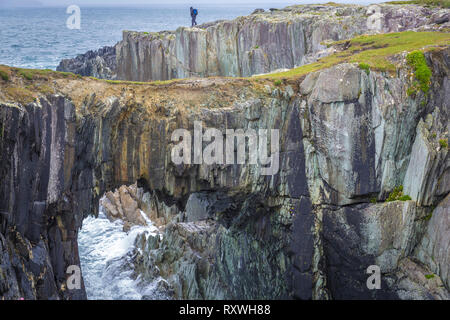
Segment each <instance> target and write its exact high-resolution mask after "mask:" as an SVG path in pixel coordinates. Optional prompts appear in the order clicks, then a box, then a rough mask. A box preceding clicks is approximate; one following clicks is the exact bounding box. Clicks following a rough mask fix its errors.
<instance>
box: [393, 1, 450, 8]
mask: <svg viewBox="0 0 450 320" xmlns="http://www.w3.org/2000/svg"><path fill="white" fill-rule="evenodd" d="M386 3H388V4H419V5H421V6H430V7H442V8H450V0H408V1H389V2H386Z"/></svg>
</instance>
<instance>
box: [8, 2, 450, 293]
mask: <svg viewBox="0 0 450 320" xmlns="http://www.w3.org/2000/svg"><path fill="white" fill-rule="evenodd" d="M352 10H353V9H352ZM355 10H356V9H355ZM261 17H263V16H261ZM258 19H259V18H258ZM229 27H232V25H229ZM194 31H195V32H204V31H196V30H194ZM194 31H192V32H194ZM180 32H181V31H180ZM161 41H163V40H161ZM399 41H400V40H399ZM220 43H222V42H220ZM349 50H351V48H350V49H349ZM375 50H377V49H375ZM279 51H280V52H283V50H279ZM449 54H450V50H449V48H448V42H447V46H441V47H439V46H436V47H434V48H433V50H429V51H426V53H425V57H426V65H427V66H429V68H430V70H431V71H432V74H430V76H431V78H430V79H429V80H428V81H427V82H426V84H427V86H428V87H427V90H426V93H425V92H424V91H421V90H416V91H414V92H412V91H411V90H410V89H411V88H412V87H415V86H417V80H416V79H415V76H414V69H413V67H412V66H411V65H410V64H409V63H408V62H407V59H405V57H406V53H405V52H403V53H399V54H397V55H395V56H394V57H388V59H389V61H391V62H395V65H396V69H395V70H396V71H395V72H394V73H392V72H391V73H390V72H386V71H383V72H381V71H377V70H367V69H366V68H364V67H363V66H361V65H358V64H357V63H347V62H345V63H336V64H335V65H332V66H329V67H323V68H321V69H320V70H317V71H315V72H311V73H307V74H306V75H301V76H299V77H286V78H285V79H283V78H282V80H277V81H273V80H270V79H263V78H258V79H255V78H253V79H223V78H210V79H201V80H179V81H172V82H168V83H162V84H144V83H141V84H139V83H136V84H133V83H121V82H107V81H100V80H94V79H89V78H84V79H80V78H78V77H76V76H72V75H67V74H58V73H50V72H48V71H45V72H35V73H33V74H32V80H29V79H28V78H29V77H23V76H21V72H20V70H17V69H10V68H4V71H3V73H4V74H6V75H7V77H3V79H4V80H0V101H1V104H0V138H1V139H0V159H1V162H0V170H1V171H0V172H1V176H2V179H1V181H0V197H1V198H0V212H1V215H0V226H1V230H0V231H1V232H0V257H1V260H0V297H1V298H5V299H15V298H16V299H17V298H19V297H25V298H26V299H34V298H37V299H45V298H54V299H58V298H62V299H82V298H85V293H84V290H83V288H81V289H80V290H67V288H66V282H65V281H66V279H67V277H68V274H66V271H67V268H68V266H70V265H78V264H79V257H78V250H77V241H76V239H77V233H78V230H79V228H80V227H81V225H82V220H83V218H84V217H85V216H87V215H88V214H95V213H96V212H97V211H98V204H99V199H100V197H101V196H103V195H104V194H105V193H107V192H108V191H114V190H115V189H116V188H119V187H121V186H123V185H133V184H135V183H136V184H137V185H136V186H135V187H132V188H131V189H127V188H124V187H122V188H121V189H119V190H118V191H117V192H118V194H117V193H116V194H114V193H111V194H109V195H108V194H107V198H108V200H105V199H103V201H104V205H105V206H106V203H105V201H108V202H109V204H108V206H109V208H108V211H110V212H112V213H114V214H113V215H115V216H116V217H117V216H120V217H122V218H124V217H126V219H127V220H128V221H129V223H131V224H133V223H142V221H139V219H137V218H136V217H137V216H136V210H137V208H138V207H139V208H140V209H142V210H143V211H145V212H146V213H147V216H148V217H149V218H150V219H152V220H153V221H154V222H155V224H156V225H157V226H158V227H159V228H160V234H161V235H162V237H159V236H158V237H152V236H142V237H141V238H139V239H138V241H137V243H136V246H137V248H138V249H139V250H136V255H135V265H136V272H137V273H139V274H140V275H141V276H142V277H144V278H146V279H155V278H158V277H162V278H163V279H165V280H164V283H162V284H161V288H163V289H164V290H166V291H167V294H168V295H170V296H172V297H174V298H192V299H216V298H226V299H233V298H244V299H269V298H272V299H276V298H297V299H346V298H351V299H362V298H364V299H380V298H383V299H449V298H450V296H449V291H448V290H449V274H448V262H449V250H448V248H449V238H448V234H449V232H448V230H449V219H448V217H449V215H448V212H449V209H448V208H449V196H448V194H449V189H450V184H449V182H448V181H449V174H450V161H449V155H448V154H449V152H448V112H449V101H450V98H449V92H450V82H449V67H450V55H449ZM195 121H201V122H202V124H203V127H204V128H216V129H218V130H220V132H222V134H224V133H225V131H226V129H244V130H246V129H249V128H254V129H263V128H267V129H278V130H279V132H280V151H279V155H280V170H279V171H278V172H277V173H276V174H273V175H269V176H266V175H262V174H261V173H262V169H263V167H262V166H261V165H260V164H257V165H252V164H248V163H246V164H241V165H238V164H229V165H218V164H209V165H208V164H205V163H203V164H192V165H187V164H182V165H175V164H174V163H173V162H172V161H171V150H172V147H173V146H174V143H173V142H172V141H171V135H172V133H173V131H174V130H175V129H178V128H185V129H188V130H190V131H193V129H194V122H195ZM122 199H123V200H122ZM386 200H388V201H386ZM124 204H125V207H123V206H124ZM372 265H376V266H378V267H379V268H380V270H381V280H382V283H381V289H379V290H369V289H368V287H367V285H366V280H367V278H368V276H369V275H368V274H367V273H366V270H367V268H368V267H369V266H372Z"/></svg>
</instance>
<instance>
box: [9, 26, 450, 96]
mask: <svg viewBox="0 0 450 320" xmlns="http://www.w3.org/2000/svg"><path fill="white" fill-rule="evenodd" d="M332 45H335V46H341V47H344V48H346V49H345V50H343V51H340V52H337V53H335V54H333V55H330V56H328V57H324V58H322V59H320V60H319V61H317V62H315V63H312V64H308V65H304V66H301V67H298V68H294V69H291V70H289V71H286V72H280V73H273V74H267V75H260V76H254V77H250V78H245V79H247V80H250V81H255V82H260V81H261V80H264V79H268V80H270V81H276V82H279V83H281V81H280V80H281V79H292V80H295V79H297V78H299V77H302V76H304V75H305V74H307V73H310V72H314V71H318V70H321V69H324V68H328V67H331V66H333V65H336V64H339V63H344V62H350V63H359V64H360V66H361V67H364V69H367V70H369V69H370V70H378V71H386V72H392V73H394V72H395V71H396V68H397V67H396V66H395V65H394V64H393V63H392V61H390V59H389V57H391V56H393V55H395V54H398V53H401V52H412V51H415V50H420V51H425V50H433V49H435V48H436V47H439V46H449V45H450V33H442V32H413V31H407V32H400V33H389V34H378V35H365V36H359V37H356V38H354V39H352V40H344V41H339V42H335V43H334V44H332ZM0 72H1V74H0V75H2V76H1V77H0V90H1V91H3V92H4V93H6V96H9V97H14V98H15V99H16V100H15V101H18V102H24V103H25V102H31V101H33V100H34V99H35V98H36V97H37V95H38V94H39V93H40V94H44V95H45V94H49V93H53V92H54V91H55V88H54V86H53V85H52V81H51V80H54V79H67V80H76V79H80V78H82V77H81V76H79V75H75V74H72V73H67V72H56V71H52V70H32V69H19V68H11V67H7V66H0ZM5 75H6V76H5ZM3 78H7V79H8V80H5V79H3ZM90 79H93V80H94V81H103V82H106V83H108V84H111V85H151V86H161V85H169V84H171V83H174V82H179V81H184V80H183V79H173V80H168V81H154V82H132V81H110V80H98V79H95V78H92V77H90Z"/></svg>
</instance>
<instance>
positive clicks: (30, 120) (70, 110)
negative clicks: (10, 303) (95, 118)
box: [0, 96, 92, 299]
mask: <svg viewBox="0 0 450 320" xmlns="http://www.w3.org/2000/svg"><path fill="white" fill-rule="evenodd" d="M0 119H1V128H2V139H1V142H0V145H1V156H0V157H1V175H2V179H1V184H0V190H1V191H0V194H1V199H0V211H1V213H2V214H1V220H0V221H1V223H0V224H1V225H2V230H1V232H2V233H3V235H2V236H1V242H2V249H3V250H4V251H3V255H6V257H8V256H9V259H8V260H9V262H8V260H3V259H2V265H3V263H6V265H5V266H2V270H1V271H2V272H0V273H3V272H6V274H7V275H8V276H7V277H6V280H7V282H6V283H4V282H2V281H1V280H0V282H2V284H1V285H0V287H2V292H1V296H5V297H8V298H13V299H14V298H15V299H18V298H20V297H23V298H25V299H33V298H41V299H58V298H85V297H86V296H85V293H84V289H80V290H72V291H67V290H66V288H65V286H66V283H65V282H66V277H67V275H66V269H67V267H68V266H69V265H79V258H78V249H77V230H78V229H79V228H80V227H81V221H82V219H83V216H82V215H81V214H77V213H78V212H84V213H86V214H87V213H88V212H89V209H90V205H91V199H90V198H91V190H90V188H91V183H92V174H91V173H90V172H89V168H86V167H85V163H84V159H85V158H86V156H87V154H86V151H87V150H86V147H87V146H86V145H85V144H84V142H83V141H79V140H78V138H79V136H78V135H77V133H76V118H75V108H74V106H73V104H71V103H70V102H69V101H68V100H67V99H65V98H63V97H61V96H55V97H51V98H50V99H48V100H47V99H42V100H41V101H40V102H39V103H34V104H30V105H28V106H25V107H18V106H12V105H4V104H2V105H1V112H0ZM75 160H77V161H75ZM5 259H6V258H5ZM3 268H6V269H3ZM8 282H9V283H8Z"/></svg>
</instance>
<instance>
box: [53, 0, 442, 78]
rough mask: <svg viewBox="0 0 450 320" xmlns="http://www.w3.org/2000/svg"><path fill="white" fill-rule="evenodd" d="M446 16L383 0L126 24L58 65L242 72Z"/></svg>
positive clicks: (83, 70) (102, 73) (186, 74)
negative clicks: (113, 39) (159, 26)
mask: <svg viewBox="0 0 450 320" xmlns="http://www.w3.org/2000/svg"><path fill="white" fill-rule="evenodd" d="M448 15H449V10H448V9H441V10H439V9H437V8H425V7H420V6H398V5H386V4H382V5H372V6H368V7H365V6H356V5H350V6H343V5H338V6H334V5H301V6H291V7H287V8H285V9H282V10H276V11H272V12H264V11H263V12H261V11H257V12H255V13H254V14H252V15H250V16H247V17H239V18H237V19H235V20H232V21H219V22H215V23H209V24H205V25H201V26H199V27H195V28H187V27H180V28H178V29H177V30H176V31H174V32H167V31H164V32H159V33H148V32H131V31H124V32H123V39H122V41H120V42H119V43H118V44H117V45H116V46H115V47H114V49H113V48H105V49H102V50H100V51H98V52H97V53H95V52H88V53H87V54H85V55H82V56H78V57H77V58H75V59H73V60H64V61H62V62H61V64H60V66H59V67H58V70H59V71H70V72H74V73H78V74H82V75H91V76H94V77H98V78H106V79H113V78H116V77H117V79H122V80H132V81H151V80H168V79H173V78H190V77H208V76H232V77H236V76H242V77H246V76H251V75H255V74H262V73H268V72H271V71H274V70H278V69H284V68H289V69H290V68H294V67H296V66H301V65H304V64H307V63H311V62H313V61H316V60H317V59H318V58H321V57H323V56H326V55H328V54H330V53H332V52H333V49H332V48H328V47H327V45H326V43H327V42H329V41H337V40H343V39H350V38H353V37H355V36H357V35H361V34H367V33H387V32H400V31H405V30H416V29H424V30H436V29H442V30H444V29H445V28H448V27H449V26H450V24H449V21H448ZM114 51H115V52H114ZM113 56H114V57H115V60H114V59H113Z"/></svg>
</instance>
